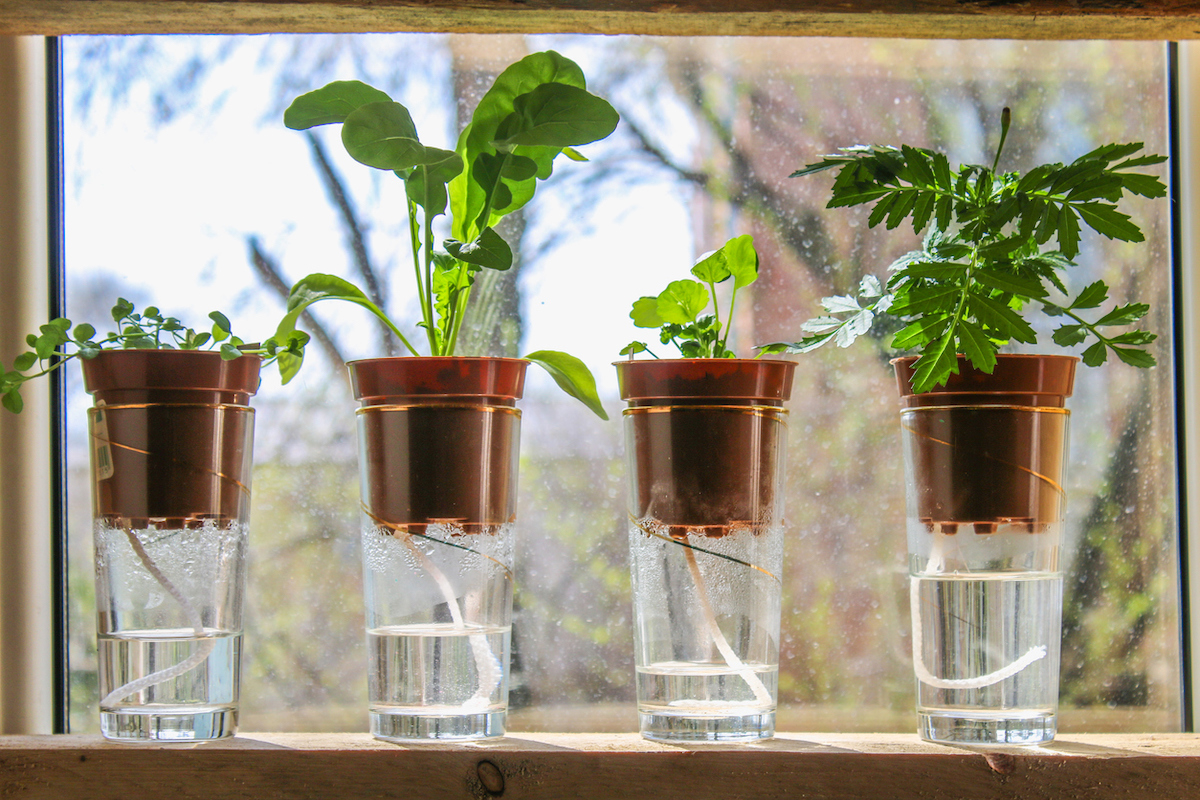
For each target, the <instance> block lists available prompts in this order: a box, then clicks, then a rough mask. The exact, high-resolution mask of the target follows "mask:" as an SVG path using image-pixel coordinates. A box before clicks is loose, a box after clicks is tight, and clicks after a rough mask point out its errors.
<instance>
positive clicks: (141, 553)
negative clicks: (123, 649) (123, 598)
mask: <svg viewBox="0 0 1200 800" xmlns="http://www.w3.org/2000/svg"><path fill="white" fill-rule="evenodd" d="M124 531H125V535H126V536H128V537H129V544H130V545H131V546H132V547H133V552H135V553H137V557H138V558H139V559H141V562H142V565H143V566H144V567H145V568H146V571H147V572H149V573H150V574H151V575H153V576H154V580H156V581H158V582H159V584H160V585H161V586H162V587H163V588H164V589H166V590H167V592H168V593H169V594H170V595H171V597H174V598H175V602H177V603H179V607H180V608H182V609H183V613H184V614H185V615H186V616H187V617H188V619H189V620H190V622H191V624H192V629H193V631H194V632H195V634H196V637H197V638H200V639H201V641H200V646H199V648H198V649H197V650H196V652H194V653H192V654H191V655H190V656H188V657H187V658H186V659H184V660H183V661H180V662H179V663H178V664H176V665H175V666H173V667H167V668H166V669H160V670H157V671H155V672H151V673H150V674H149V675H144V676H142V677H141V678H138V679H137V680H135V681H130V682H129V683H127V684H125V685H124V686H118V687H117V688H116V689H113V690H112V691H111V692H109V693H108V694H107V695H105V696H104V698H103V699H102V700H101V701H100V707H101V708H111V707H112V706H114V705H116V704H117V703H118V702H119V701H121V700H124V699H125V698H126V697H129V696H130V695H133V694H137V693H138V692H141V691H143V690H144V689H149V688H150V687H151V686H157V685H158V684H160V683H166V682H167V681H169V680H171V679H172V678H178V677H179V676H180V675H185V674H187V673H188V672H191V671H192V670H193V669H195V668H196V667H198V666H200V665H201V664H203V663H204V661H205V660H206V659H207V658H208V657H209V656H210V655H211V654H212V651H213V648H214V647H216V640H214V639H213V638H212V637H205V635H204V621H203V620H202V619H201V618H200V613H199V612H198V611H197V610H196V608H195V606H193V605H192V604H191V603H190V602H189V601H188V599H187V598H186V597H184V596H183V593H182V592H180V591H179V589H177V588H176V587H175V584H173V583H171V581H170V579H169V578H167V576H166V575H164V574H163V572H162V570H160V569H159V568H158V565H157V564H155V563H154V560H153V559H152V558H150V554H149V553H147V552H146V548H145V547H144V546H143V545H142V541H141V540H140V539H139V538H138V536H137V533H135V532H134V530H133V529H132V528H125V529H124Z"/></svg>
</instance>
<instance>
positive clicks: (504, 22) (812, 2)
mask: <svg viewBox="0 0 1200 800" xmlns="http://www.w3.org/2000/svg"><path fill="white" fill-rule="evenodd" d="M317 31H324V32H366V31H447V32H455V33H554V32H579V33H601V34H615V33H635V34H665V35H684V36H728V35H752V36H900V37H907V38H959V39H970V38H1014V39H1192V38H1200V2H1197V1H1196V0H0V34H34V35H60V34H73V33H271V32H317Z"/></svg>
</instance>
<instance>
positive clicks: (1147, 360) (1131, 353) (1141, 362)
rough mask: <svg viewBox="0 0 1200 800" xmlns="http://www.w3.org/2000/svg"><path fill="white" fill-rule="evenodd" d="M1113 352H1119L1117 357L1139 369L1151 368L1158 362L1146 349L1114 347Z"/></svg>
mask: <svg viewBox="0 0 1200 800" xmlns="http://www.w3.org/2000/svg"><path fill="white" fill-rule="evenodd" d="M1113 352H1115V353H1116V354H1117V358H1119V359H1121V360H1122V361H1124V362H1125V363H1126V364H1129V365H1130V366H1132V367H1138V368H1139V369H1149V368H1150V367H1153V366H1154V365H1155V364H1157V363H1158V362H1157V361H1156V360H1155V358H1154V356H1152V355H1150V354H1149V353H1147V352H1146V351H1145V350H1134V349H1131V348H1128V347H1114V348H1113Z"/></svg>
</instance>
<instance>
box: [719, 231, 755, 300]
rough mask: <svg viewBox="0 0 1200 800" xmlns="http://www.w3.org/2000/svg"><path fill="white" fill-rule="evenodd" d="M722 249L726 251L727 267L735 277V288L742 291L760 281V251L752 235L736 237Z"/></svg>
mask: <svg viewBox="0 0 1200 800" xmlns="http://www.w3.org/2000/svg"><path fill="white" fill-rule="evenodd" d="M721 249H722V250H723V251H725V266H726V268H727V269H728V270H729V273H730V274H731V275H733V288H734V289H735V290H737V289H741V288H742V287H744V286H749V285H750V284H752V283H754V281H756V280H757V279H758V251H757V250H755V249H754V237H753V236H751V235H750V234H743V235H741V236H735V237H734V238H732V239H730V240H729V241H728V242H726V243H725V244H724V245H722V246H721Z"/></svg>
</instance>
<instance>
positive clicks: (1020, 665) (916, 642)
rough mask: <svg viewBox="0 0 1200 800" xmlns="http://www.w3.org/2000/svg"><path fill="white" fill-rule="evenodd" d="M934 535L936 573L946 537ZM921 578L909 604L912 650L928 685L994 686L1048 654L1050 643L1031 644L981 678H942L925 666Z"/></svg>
mask: <svg viewBox="0 0 1200 800" xmlns="http://www.w3.org/2000/svg"><path fill="white" fill-rule="evenodd" d="M933 536H934V539H933V551H932V552H931V553H930V554H929V563H928V566H927V567H926V568H927V569H928V570H929V572H931V573H936V572H939V571H941V570H942V569H943V568H944V565H945V555H944V554H943V552H942V541H943V539H944V538H945V537H944V536H943V535H941V534H937V533H935V534H934V535H933ZM920 580H921V579H920V578H919V577H917V576H912V577H910V578H909V591H908V596H909V607H910V609H909V610H910V612H911V614H912V650H913V672H915V673H916V675H917V680H919V681H920V682H921V683H924V684H926V685H927V686H933V687H934V688H936V689H982V688H984V687H985V686H992V685H993V684H997V683H999V682H1000V681H1003V680H1007V679H1008V678H1011V677H1012V676H1014V675H1016V674H1017V673H1019V672H1021V671H1022V670H1024V669H1025V668H1026V667H1028V666H1029V665H1030V664H1033V663H1034V662H1036V661H1041V660H1042V659H1043V658H1045V657H1046V652H1047V649H1046V645H1044V644H1039V645H1037V646H1035V647H1031V648H1029V650H1028V651H1026V653H1025V655H1023V656H1021V657H1020V658H1018V659H1017V660H1016V661H1014V662H1012V663H1011V664H1009V665H1008V666H1006V667H1001V668H1000V669H998V670H995V671H993V672H989V673H987V674H986V675H980V676H979V677H977V678H939V677H937V676H936V675H934V674H933V673H932V672H930V671H929V668H928V667H926V666H925V660H924V658H925V657H924V649H925V647H924V644H925V643H924V639H923V637H922V632H921V628H922V625H921V599H920V584H919V583H918V581H920Z"/></svg>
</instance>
